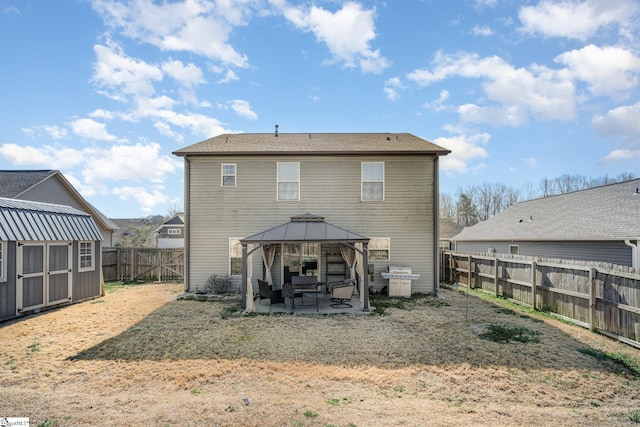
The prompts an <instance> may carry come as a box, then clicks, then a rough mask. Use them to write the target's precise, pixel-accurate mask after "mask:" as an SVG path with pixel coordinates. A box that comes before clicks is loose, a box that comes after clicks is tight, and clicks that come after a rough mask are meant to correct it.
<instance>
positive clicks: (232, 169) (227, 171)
mask: <svg viewBox="0 0 640 427" xmlns="http://www.w3.org/2000/svg"><path fill="white" fill-rule="evenodd" d="M236 169H237V166H236V164H235V163H223V164H222V186H223V187H235V186H236Z"/></svg>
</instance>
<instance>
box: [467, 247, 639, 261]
mask: <svg viewBox="0 0 640 427" xmlns="http://www.w3.org/2000/svg"><path fill="white" fill-rule="evenodd" d="M510 245H518V247H519V254H520V255H523V256H537V257H541V258H559V259H568V260H580V261H597V262H604V263H610V264H617V265H628V266H630V265H631V248H630V247H628V246H627V245H625V244H624V243H623V242H615V241H610V242H575V241H574V242H529V241H523V242H518V241H513V242H457V243H456V250H458V251H460V252H487V251H488V248H493V249H494V250H495V253H497V254H508V253H509V246H510Z"/></svg>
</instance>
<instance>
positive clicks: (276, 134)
mask: <svg viewBox="0 0 640 427" xmlns="http://www.w3.org/2000/svg"><path fill="white" fill-rule="evenodd" d="M275 136H276V137H277V136H278V125H276V134H275Z"/></svg>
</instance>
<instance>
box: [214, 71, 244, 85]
mask: <svg viewBox="0 0 640 427" xmlns="http://www.w3.org/2000/svg"><path fill="white" fill-rule="evenodd" d="M237 80H240V78H239V77H238V75H237V74H236V73H235V72H234V71H233V70H227V72H226V73H225V74H224V77H223V78H221V79H220V80H218V81H217V83H219V84H225V83H231V82H234V81H237Z"/></svg>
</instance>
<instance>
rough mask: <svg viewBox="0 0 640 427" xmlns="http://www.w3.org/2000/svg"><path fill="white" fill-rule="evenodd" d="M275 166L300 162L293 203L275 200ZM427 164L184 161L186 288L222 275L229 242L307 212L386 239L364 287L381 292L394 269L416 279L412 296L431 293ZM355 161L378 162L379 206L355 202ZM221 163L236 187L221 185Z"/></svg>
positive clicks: (412, 158) (424, 160) (335, 159)
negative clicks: (231, 168)
mask: <svg viewBox="0 0 640 427" xmlns="http://www.w3.org/2000/svg"><path fill="white" fill-rule="evenodd" d="M279 161H287V162H300V200H299V201H277V200H276V197H277V182H276V174H277V162H279ZM434 161H435V156H432V155H393V156H391V155H384V156H382V155H349V156H347V155H344V156H331V155H315V156H314V155H310V156H302V155H289V156H284V155H280V156H270V155H263V156H246V157H244V156H238V157H230V156H229V157H227V156H220V157H218V156H206V157H205V156H203V157H190V169H189V170H190V177H189V180H190V194H189V198H188V200H189V202H190V205H189V207H188V209H189V216H188V218H189V221H190V224H189V230H190V236H189V239H190V247H191V255H190V257H191V265H190V280H189V282H190V288H191V289H190V290H192V291H194V290H196V289H197V288H200V287H201V286H202V284H203V283H204V281H205V280H206V278H207V277H208V276H209V275H211V274H213V273H218V274H227V273H228V271H229V249H228V247H229V245H228V241H229V237H245V236H249V235H251V234H254V233H257V232H260V231H263V230H265V229H268V228H271V227H274V226H277V225H280V224H283V223H285V222H288V221H289V218H290V217H292V216H295V215H300V214H304V213H307V212H309V213H312V214H316V215H321V216H324V217H325V219H326V221H327V222H329V223H332V224H334V225H337V226H339V227H343V228H346V229H348V230H350V231H353V232H355V233H358V234H361V235H364V236H367V237H390V238H391V259H390V260H389V261H378V262H373V264H375V273H376V274H375V279H374V282H372V283H371V285H373V286H376V287H378V288H381V287H383V286H385V285H386V280H384V279H382V277H381V276H380V272H381V271H383V270H384V269H386V267H387V265H388V264H391V263H401V264H408V265H411V266H412V267H413V271H414V272H415V273H419V274H421V278H420V280H416V281H414V282H413V292H433V290H434V283H433V278H434V274H433V269H434V268H435V265H434V253H433V250H434V247H433V246H434V244H433V242H434V232H433V224H434V212H435V211H436V210H435V207H434V204H433V202H434V191H435V189H434V185H435V184H434V182H433V177H434ZM361 162H385V200H384V201H361ZM222 163H236V164H237V177H238V186H237V187H221V186H220V179H221V176H220V171H221V164H222ZM261 263H262V261H261V258H260V251H256V253H255V258H254V262H253V265H254V268H253V276H254V277H262V264H261ZM277 268H278V269H279V264H278V267H277ZM276 279H277V280H279V279H280V274H279V271H276V267H275V265H274V282H275V281H276ZM234 283H235V284H236V286H238V285H239V278H236V280H235V281H234ZM254 284H255V280H254ZM194 287H195V289H194Z"/></svg>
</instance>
